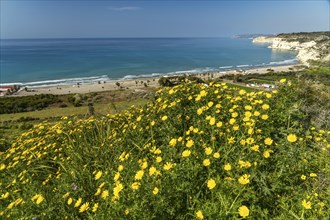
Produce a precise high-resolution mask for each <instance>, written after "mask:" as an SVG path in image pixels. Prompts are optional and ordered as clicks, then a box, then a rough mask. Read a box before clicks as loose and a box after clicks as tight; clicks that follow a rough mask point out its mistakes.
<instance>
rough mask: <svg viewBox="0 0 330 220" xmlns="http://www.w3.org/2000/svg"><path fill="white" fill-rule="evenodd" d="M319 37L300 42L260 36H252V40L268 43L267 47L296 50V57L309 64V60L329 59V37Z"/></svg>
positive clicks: (291, 39)
mask: <svg viewBox="0 0 330 220" xmlns="http://www.w3.org/2000/svg"><path fill="white" fill-rule="evenodd" d="M321 37H322V38H319V39H316V40H308V41H305V42H301V41H299V40H297V39H294V38H282V37H266V36H260V37H256V38H254V39H253V41H252V42H253V43H261V44H270V45H269V48H272V49H280V50H295V51H298V55H297V59H298V60H299V61H300V62H301V63H303V64H305V65H308V66H309V62H310V61H311V60H314V61H325V62H327V61H330V52H329V51H328V49H329V47H330V40H329V39H330V38H329V37H327V36H321ZM316 41H318V42H316ZM319 42H322V43H319Z"/></svg>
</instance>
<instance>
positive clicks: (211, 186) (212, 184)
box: [207, 179, 217, 189]
mask: <svg viewBox="0 0 330 220" xmlns="http://www.w3.org/2000/svg"><path fill="white" fill-rule="evenodd" d="M216 185H217V184H216V182H215V181H214V179H209V180H208V181H207V187H208V188H209V189H213V188H214V187H215V186H216Z"/></svg>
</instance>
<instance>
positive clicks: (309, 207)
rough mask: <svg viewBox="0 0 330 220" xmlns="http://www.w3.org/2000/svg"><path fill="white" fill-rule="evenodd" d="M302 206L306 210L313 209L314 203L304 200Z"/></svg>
mask: <svg viewBox="0 0 330 220" xmlns="http://www.w3.org/2000/svg"><path fill="white" fill-rule="evenodd" d="M301 204H302V206H303V207H304V209H311V208H312V203H311V202H310V201H306V199H304V200H303V201H302V202H301Z"/></svg>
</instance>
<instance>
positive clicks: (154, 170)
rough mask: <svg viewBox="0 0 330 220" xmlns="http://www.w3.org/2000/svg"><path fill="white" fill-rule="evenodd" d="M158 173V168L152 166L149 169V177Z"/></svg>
mask: <svg viewBox="0 0 330 220" xmlns="http://www.w3.org/2000/svg"><path fill="white" fill-rule="evenodd" d="M156 172H157V169H156V167H154V166H152V167H150V168H149V175H150V176H152V175H154V174H155V173H156Z"/></svg>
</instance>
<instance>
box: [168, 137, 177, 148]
mask: <svg viewBox="0 0 330 220" xmlns="http://www.w3.org/2000/svg"><path fill="white" fill-rule="evenodd" d="M169 144H170V146H171V147H175V145H176V139H175V138H172V139H171V140H170V143H169Z"/></svg>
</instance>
